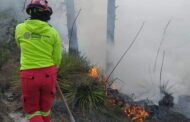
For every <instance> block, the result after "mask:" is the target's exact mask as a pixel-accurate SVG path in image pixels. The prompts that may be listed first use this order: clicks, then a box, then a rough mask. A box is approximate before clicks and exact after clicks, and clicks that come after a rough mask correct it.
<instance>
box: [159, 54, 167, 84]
mask: <svg viewBox="0 0 190 122" xmlns="http://www.w3.org/2000/svg"><path fill="white" fill-rule="evenodd" d="M164 60H165V51H164V52H163V58H162V65H161V69H160V86H161V85H162V72H163V67H164ZM165 85H166V86H167V85H168V82H166V84H165ZM164 87H165V86H164Z"/></svg>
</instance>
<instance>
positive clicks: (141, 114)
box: [123, 105, 149, 122]
mask: <svg viewBox="0 0 190 122" xmlns="http://www.w3.org/2000/svg"><path fill="white" fill-rule="evenodd" d="M123 112H124V114H125V115H127V116H128V117H129V118H130V119H131V120H132V121H133V122H144V120H145V119H146V118H147V117H148V116H149V115H148V113H147V112H146V111H145V110H144V108H143V107H141V106H137V105H133V106H129V105H126V107H125V108H124V110H123Z"/></svg>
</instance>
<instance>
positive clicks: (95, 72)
mask: <svg viewBox="0 0 190 122" xmlns="http://www.w3.org/2000/svg"><path fill="white" fill-rule="evenodd" d="M89 76H91V77H93V78H97V77H98V70H97V68H96V67H92V68H91V69H90V71H89Z"/></svg>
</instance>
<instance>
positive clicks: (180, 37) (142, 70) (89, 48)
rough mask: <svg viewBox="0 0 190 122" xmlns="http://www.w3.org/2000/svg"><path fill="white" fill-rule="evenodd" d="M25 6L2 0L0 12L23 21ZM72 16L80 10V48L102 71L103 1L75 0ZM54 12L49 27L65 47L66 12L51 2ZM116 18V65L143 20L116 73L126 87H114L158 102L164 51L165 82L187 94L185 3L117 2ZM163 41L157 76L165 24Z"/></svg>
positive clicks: (56, 0) (189, 26)
mask: <svg viewBox="0 0 190 122" xmlns="http://www.w3.org/2000/svg"><path fill="white" fill-rule="evenodd" d="M23 2H24V0H22V1H18V0H1V1H0V11H3V10H9V9H10V10H12V9H13V10H14V12H16V14H15V15H16V16H17V15H18V16H17V17H18V18H19V17H20V18H22V19H21V20H24V19H26V18H27V15H26V14H24V12H22V8H23ZM75 2H76V13H77V12H78V10H79V9H82V11H81V14H80V16H79V18H78V20H77V26H78V39H79V49H80V51H81V53H82V54H84V55H85V56H87V57H88V58H89V59H90V60H91V62H92V63H94V64H97V65H98V66H99V67H102V68H105V57H106V56H105V52H106V18H107V17H106V16H107V0H77V1H75ZM49 3H50V6H52V8H53V10H54V14H53V16H52V20H51V21H50V23H51V24H52V25H53V27H55V28H56V29H57V30H58V31H59V33H60V35H61V37H62V39H63V40H64V45H66V46H65V47H67V44H68V38H67V28H66V24H67V22H66V10H65V4H64V0H49ZM117 5H118V8H117V13H116V15H117V17H116V30H115V32H116V33H115V35H116V38H115V40H116V42H115V43H116V45H115V49H113V51H114V52H115V53H114V54H113V57H114V58H113V60H114V61H115V63H116V62H117V60H118V59H119V58H120V56H121V55H122V53H123V52H124V51H125V50H126V49H127V47H128V46H129V44H130V42H131V41H132V39H133V37H134V36H135V34H136V32H137V31H138V29H139V27H140V26H141V24H142V22H143V21H146V24H145V27H144V30H143V32H142V33H141V34H140V36H139V38H138V39H137V41H136V42H135V45H134V46H133V47H132V49H131V50H130V51H129V53H128V55H127V56H126V57H125V58H124V59H123V60H122V62H121V63H120V65H119V66H118V67H117V69H116V71H115V73H114V74H115V77H119V78H120V79H122V80H123V81H125V83H122V82H118V87H119V88H120V87H121V86H122V87H121V90H122V91H123V92H125V93H128V94H131V93H135V94H136V95H137V97H139V98H140V96H141V97H143V98H146V97H148V98H151V99H154V100H157V99H158V96H159V89H158V87H159V72H160V67H161V60H162V52H163V51H164V50H165V51H166V58H165V62H164V68H163V81H169V85H174V87H173V88H172V89H171V92H173V93H174V95H175V96H178V95H182V94H186V95H190V94H189V93H190V90H189V88H190V82H189V81H190V75H189V73H190V68H189V67H190V58H189V55H190V48H189V47H190V42H189V39H190V34H189V32H190V12H189V5H190V2H189V1H188V0H157V1H155V0H154V1H153V0H141V1H139V0H118V1H117ZM169 19H172V22H171V24H170V26H169V27H168V30H167V34H166V38H165V41H164V43H163V45H162V47H161V51H160V55H159V58H158V65H157V71H156V73H153V64H154V60H155V56H156V51H157V48H158V46H159V43H160V40H161V36H162V33H163V29H164V27H165V25H166V24H167V22H168V20H169Z"/></svg>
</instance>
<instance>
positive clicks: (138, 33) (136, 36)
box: [106, 22, 145, 82]
mask: <svg viewBox="0 0 190 122" xmlns="http://www.w3.org/2000/svg"><path fill="white" fill-rule="evenodd" d="M144 25H145V22H143V23H142V25H141V27H140V29H139V31H138V32H137V34H136V35H135V37H134V39H133V41H132V42H131V44H130V45H129V47H128V48H127V50H126V51H125V52H124V53H123V55H122V56H121V58H120V59H119V61H118V62H117V64H116V65H115V67H114V68H113V70H112V71H111V73H110V74H109V75H108V78H107V79H106V82H107V81H108V80H109V78H110V77H111V75H112V73H113V72H114V71H115V69H116V68H117V66H118V65H119V64H120V62H121V61H122V59H123V58H124V56H125V55H126V54H127V53H128V51H129V50H130V49H131V47H132V46H133V44H134V43H135V41H136V40H137V38H138V36H139V35H140V33H141V31H142V30H143V27H144Z"/></svg>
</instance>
